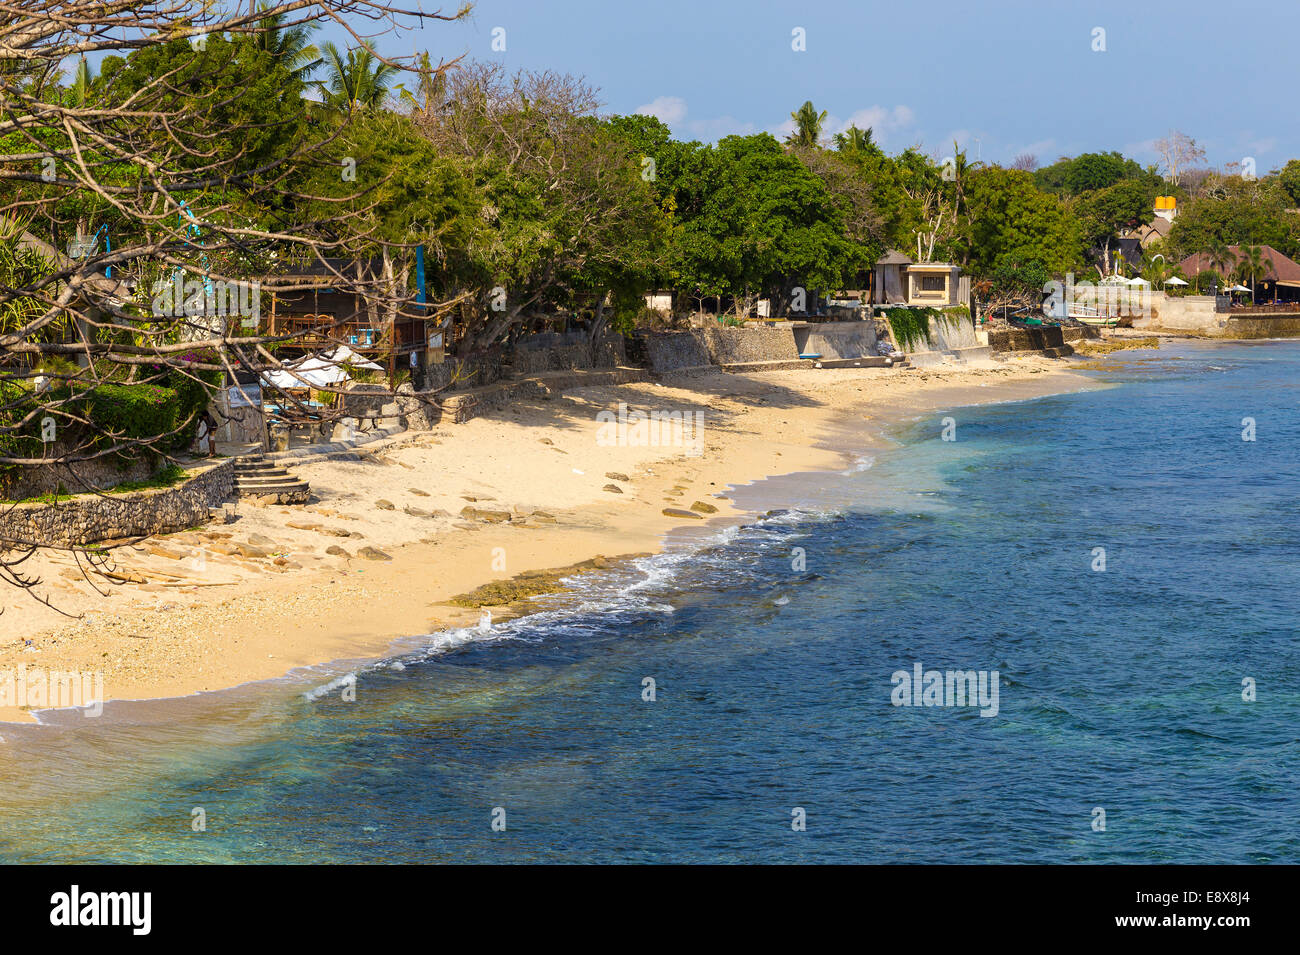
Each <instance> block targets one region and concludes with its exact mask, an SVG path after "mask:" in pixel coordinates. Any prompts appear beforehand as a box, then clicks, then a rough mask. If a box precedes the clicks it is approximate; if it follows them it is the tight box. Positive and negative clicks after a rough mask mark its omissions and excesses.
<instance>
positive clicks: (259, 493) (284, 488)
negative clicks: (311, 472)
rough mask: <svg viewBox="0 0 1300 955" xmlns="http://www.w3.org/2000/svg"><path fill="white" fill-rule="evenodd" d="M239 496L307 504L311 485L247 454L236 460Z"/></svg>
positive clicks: (236, 492)
mask: <svg viewBox="0 0 1300 955" xmlns="http://www.w3.org/2000/svg"><path fill="white" fill-rule="evenodd" d="M235 495H236V496H237V497H258V498H271V499H272V501H268V503H272V502H273V503H276V504H306V503H307V501H309V500H310V499H311V486H310V485H309V484H308V483H307V482H306V481H303V480H302V479H300V478H298V477H296V476H295V475H293V474H290V473H289V472H288V471H286V470H285V469H284V468H282V467H278V466H277V465H274V464H272V463H270V462H269V461H265V460H263V459H262V456H261V455H245V456H242V457H238V458H236V459H235Z"/></svg>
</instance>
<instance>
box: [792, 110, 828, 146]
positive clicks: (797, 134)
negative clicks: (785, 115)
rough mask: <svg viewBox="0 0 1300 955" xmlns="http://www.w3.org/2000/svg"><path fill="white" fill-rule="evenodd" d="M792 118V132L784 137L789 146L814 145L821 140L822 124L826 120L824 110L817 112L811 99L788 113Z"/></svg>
mask: <svg viewBox="0 0 1300 955" xmlns="http://www.w3.org/2000/svg"><path fill="white" fill-rule="evenodd" d="M790 118H791V119H793V120H794V127H795V128H794V132H792V133H791V134H790V135H789V136H787V137H786V140H785V141H786V142H787V143H789V144H790V145H791V146H816V145H818V143H820V142H821V138H822V125H823V124H824V123H825V122H826V110H822V111H821V112H820V113H819V112H817V107H815V106H813V104H812V100H808V102H806V103H804V104H803V105H802V106H800V107H799V109H798V110H797V111H796V112H793V113H791V114H790Z"/></svg>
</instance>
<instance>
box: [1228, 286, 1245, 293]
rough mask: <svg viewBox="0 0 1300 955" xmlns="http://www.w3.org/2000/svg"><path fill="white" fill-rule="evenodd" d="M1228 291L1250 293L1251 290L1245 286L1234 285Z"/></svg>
mask: <svg viewBox="0 0 1300 955" xmlns="http://www.w3.org/2000/svg"><path fill="white" fill-rule="evenodd" d="M1228 291H1229V292H1249V291H1250V289H1248V288H1246V286H1244V285H1233V286H1232V287H1230V288H1229V289H1228Z"/></svg>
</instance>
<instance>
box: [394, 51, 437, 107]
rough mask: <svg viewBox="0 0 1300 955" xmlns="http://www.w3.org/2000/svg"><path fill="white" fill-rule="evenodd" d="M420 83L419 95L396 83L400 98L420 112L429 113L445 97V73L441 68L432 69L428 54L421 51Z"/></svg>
mask: <svg viewBox="0 0 1300 955" xmlns="http://www.w3.org/2000/svg"><path fill="white" fill-rule="evenodd" d="M418 69H419V71H420V85H419V94H420V95H419V96H418V97H417V96H416V95H415V94H414V93H412V92H411V91H410V90H408V89H407V88H406V87H405V86H404V85H403V84H401V83H398V84H397V89H398V90H400V91H401V92H400V94H399V96H400V98H401V99H402V100H403V101H404V102H407V103H410V104H411V106H412V107H414V108H415V109H417V110H419V111H420V112H422V113H425V114H426V115H427V114H431V113H433V112H434V111H435V110H437V109H439V108H441V107H442V105H443V101H444V100H445V99H446V98H447V74H446V73H444V72H443V71H442V70H441V69H436V70H435V69H434V68H433V65H432V64H431V63H430V62H429V54H428V53H421V54H420V58H419V66H418Z"/></svg>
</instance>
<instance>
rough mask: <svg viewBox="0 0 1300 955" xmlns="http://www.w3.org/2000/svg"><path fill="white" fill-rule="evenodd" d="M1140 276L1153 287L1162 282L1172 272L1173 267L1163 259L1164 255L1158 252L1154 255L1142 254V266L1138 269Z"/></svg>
mask: <svg viewBox="0 0 1300 955" xmlns="http://www.w3.org/2000/svg"><path fill="white" fill-rule="evenodd" d="M1139 272H1140V274H1141V276H1142V278H1144V279H1146V280H1147V281H1148V282H1150V283H1151V287H1152V288H1154V287H1155V286H1156V285H1158V284H1163V283H1164V281H1165V279H1167V278H1169V276H1170V275H1172V274H1173V267H1172V266H1171V265H1170V264H1169V263H1168V262H1166V261H1165V257H1164V256H1163V255H1160V254H1159V253H1157V254H1155V255H1143V256H1142V267H1141V269H1140V270H1139Z"/></svg>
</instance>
